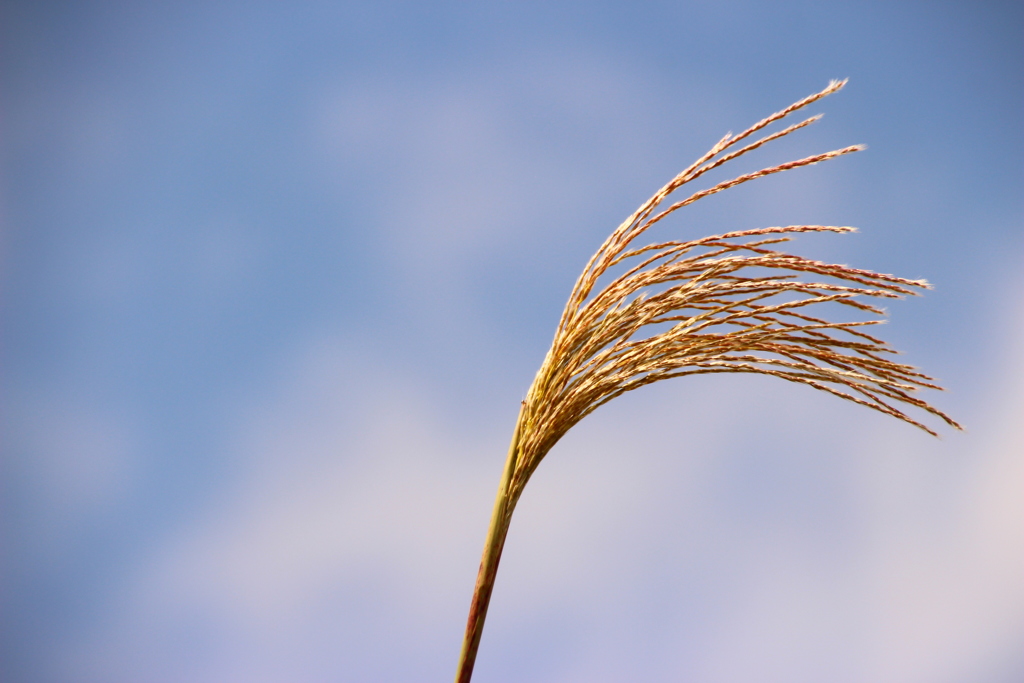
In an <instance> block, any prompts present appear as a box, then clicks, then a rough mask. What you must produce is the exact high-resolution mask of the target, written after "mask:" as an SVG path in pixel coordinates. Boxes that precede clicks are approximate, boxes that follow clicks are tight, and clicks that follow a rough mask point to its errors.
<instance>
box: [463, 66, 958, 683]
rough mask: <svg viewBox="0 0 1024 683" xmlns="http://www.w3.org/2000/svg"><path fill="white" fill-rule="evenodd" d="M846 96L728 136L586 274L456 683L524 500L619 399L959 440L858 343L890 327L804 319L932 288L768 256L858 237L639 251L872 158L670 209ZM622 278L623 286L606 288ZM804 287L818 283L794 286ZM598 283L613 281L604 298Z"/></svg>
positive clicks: (658, 197) (724, 237) (870, 342)
mask: <svg viewBox="0 0 1024 683" xmlns="http://www.w3.org/2000/svg"><path fill="white" fill-rule="evenodd" d="M845 83H846V81H832V82H831V83H830V84H829V86H828V87H827V88H825V89H824V90H822V91H821V92H819V93H817V94H814V95H811V96H810V97H806V98H804V99H802V100H800V101H799V102H796V103H794V104H792V105H790V106H789V107H786V108H785V109H783V110H782V111H780V112H777V113H775V114H772V115H771V116H769V117H768V118H766V119H764V120H762V121H759V122H758V123H756V124H754V125H753V126H751V127H750V128H748V129H747V130H745V131H743V132H742V133H740V134H739V135H732V134H727V135H726V136H725V137H724V138H722V139H721V140H720V141H719V142H718V143H717V144H716V145H715V146H714V147H712V148H711V150H710V151H708V153H707V154H705V155H704V156H702V157H701V158H700V159H698V160H697V161H696V162H694V163H693V164H692V165H691V166H690V167H689V168H687V169H685V170H684V171H682V172H681V173H680V174H679V175H677V176H676V177H675V178H673V179H672V180H671V181H670V182H669V183H668V184H667V185H665V187H663V188H661V189H660V190H659V191H658V192H657V193H655V194H654V196H653V197H651V198H650V199H648V200H647V201H646V202H644V204H643V205H641V206H640V208H639V209H637V211H636V213H634V214H633V215H632V216H630V217H629V218H628V219H626V221H625V222H624V223H622V225H620V226H619V227H618V228H616V230H615V231H614V232H613V233H612V234H611V235H610V236H609V237H608V239H606V240H605V241H604V244H602V245H601V247H600V248H599V249H598V250H597V253H595V254H594V256H593V257H592V258H591V259H590V261H589V262H588V263H587V265H586V267H585V268H584V269H583V273H582V274H581V275H580V277H579V279H578V280H577V281H576V285H575V286H574V287H573V290H572V293H571V294H570V295H569V301H568V303H566V306H565V311H564V312H563V313H562V318H561V320H560V321H559V323H558V329H557V331H556V332H555V338H554V341H553V342H552V344H551V348H550V350H549V351H548V353H547V356H546V357H545V358H544V362H543V363H542V364H541V367H540V370H539V371H538V372H537V376H536V377H535V378H534V380H533V384H532V386H531V387H530V390H529V391H528V392H527V394H526V398H525V400H524V401H523V402H522V405H521V407H520V411H519V419H518V421H517V422H516V427H515V431H514V432H513V436H512V443H511V445H510V446H509V451H508V458H507V460H506V463H505V469H504V471H503V473H502V476H501V484H500V486H499V488H498V495H497V499H496V500H495V503H494V512H493V515H492V517H491V525H490V528H489V530H488V534H487V540H486V543H485V546H484V553H483V558H482V559H481V562H480V571H479V574H478V576H477V582H476V587H475V590H474V592H473V601H472V604H471V606H470V611H469V619H468V622H467V625H466V634H465V639H464V641H463V646H462V654H461V656H460V658H459V665H458V671H457V673H456V678H455V680H456V683H468V682H469V680H470V678H471V677H472V674H473V664H474V661H475V659H476V653H477V649H478V647H479V645H480V635H481V633H482V631H483V625H484V618H485V617H486V614H487V605H488V603H489V601H490V597H491V591H492V589H493V587H494V578H495V575H496V573H497V570H498V561H499V559H500V558H501V551H502V548H503V546H504V543H505V537H506V535H507V533H508V528H509V522H510V521H511V518H512V512H513V510H514V509H515V506H516V502H517V501H518V500H519V496H520V495H521V494H522V492H523V487H524V486H526V482H527V481H529V479H530V476H531V475H532V474H533V472H534V471H535V470H536V469H537V465H538V464H539V463H540V461H541V460H542V459H543V458H544V456H545V455H546V454H547V453H548V451H550V450H551V447H552V446H554V445H555V443H557V442H558V440H559V439H560V438H562V436H564V435H565V433H566V432H567V431H569V429H571V428H572V427H573V425H575V424H576V423H577V422H579V421H580V420H582V419H583V418H584V417H586V416H587V415H589V414H590V413H592V412H593V411H594V410H596V409H597V408H598V407H600V406H602V405H604V404H605V403H607V402H608V401H611V400H612V399H614V398H615V397H616V396H619V395H621V394H623V393H625V392H627V391H632V390H633V389H637V388H639V387H642V386H644V385H645V384H651V383H652V382H657V381H660V380H663V379H669V378H671V377H682V376H684V375H696V374H702V373H715V372H751V373H760V374H765V375H772V376H774V377H779V378H781V379H785V380H789V381H791V382H798V383H800V384H806V385H808V386H811V387H813V388H815V389H819V390H821V391H826V392H829V393H831V394H834V395H836V396H839V397H840V398H844V399H847V400H849V401H853V402H854V403H858V404H860V405H862V406H867V407H868V408H872V409H874V410H877V411H880V412H883V413H885V414H887V415H891V416H893V417H895V418H898V419H900V420H903V421H904V422H908V423H910V424H912V425H914V426H915V427H919V428H920V429H923V430H924V431H926V432H928V433H929V434H933V435H935V432H934V431H933V430H932V429H931V428H929V427H928V426H926V425H925V424H923V423H922V422H920V421H918V420H916V419H914V418H912V417H910V416H909V415H908V414H907V413H906V412H904V410H905V409H906V407H908V406H909V407H913V408H918V409H920V410H923V411H924V412H926V413H930V414H931V415H933V416H935V417H937V418H939V419H941V420H942V421H944V422H946V423H947V424H948V425H950V426H952V427H954V428H956V429H960V426H959V425H958V424H957V423H956V422H954V421H953V420H952V419H951V418H949V417H948V416H946V415H945V414H943V413H942V412H941V411H939V410H937V409H935V408H933V407H932V406H930V405H928V404H927V403H926V402H924V401H922V400H920V399H918V398H915V397H914V396H913V395H912V392H914V391H915V390H916V389H918V388H922V387H927V388H930V389H939V388H940V387H938V386H937V385H935V384H934V383H932V380H931V378H929V377H927V376H926V375H924V374H921V373H920V372H917V371H916V370H915V369H914V368H913V367H911V366H909V365H903V364H901V363H897V362H894V361H893V360H891V356H892V354H893V353H895V352H894V350H893V349H892V348H890V347H889V346H888V345H887V344H886V343H885V342H884V341H882V340H881V339H878V338H876V337H873V336H871V335H869V334H867V333H865V332H864V331H862V330H863V328H864V327H866V326H869V325H876V324H878V323H880V322H882V320H879V319H870V320H865V321H849V322H829V321H828V320H826V319H824V318H820V317H815V316H811V315H808V314H807V312H806V311H807V309H808V307H809V306H812V305H814V304H824V303H827V302H833V303H836V304H840V305H842V306H846V307H849V308H851V309H854V310H856V311H858V312H862V313H867V314H873V315H876V316H882V315H884V311H883V310H881V309H880V308H878V307H877V306H874V305H872V304H870V303H867V300H871V299H893V298H899V297H901V296H903V295H908V294H917V293H918V291H919V290H921V289H925V288H927V287H928V283H927V282H925V281H923V280H907V279H904V278H901V277H896V276H893V275H882V274H880V273H873V272H871V271H867V270H857V269H854V268H849V267H847V266H843V265H836V264H830V263H822V262H819V261H812V260H810V259H806V258H802V257H800V256H793V255H791V254H787V253H784V252H781V251H776V250H775V249H773V248H771V247H773V246H774V245H778V244H781V243H784V242H788V241H789V240H790V239H791V236H792V235H794V234H796V233H801V232H851V231H853V230H854V228H850V227H839V226H829V225H789V226H785V227H771V228H761V229H757V230H742V231H737V232H727V233H724V234H721V235H715V236H712V237H705V238H703V239H699V240H693V241H690V242H680V241H670V242H660V243H657V244H647V245H645V246H641V247H636V246H633V244H634V242H635V241H636V239H637V238H638V237H640V236H641V235H642V234H643V233H644V232H646V231H647V229H648V228H650V227H651V226H652V225H654V224H655V223H657V222H659V221H661V220H662V219H663V218H665V217H666V216H668V215H669V214H671V213H673V212H674V211H676V210H678V209H680V208H682V207H684V206H686V205H688V204H692V203H694V202H695V201H697V200H698V199H701V198H703V197H707V196H709V195H712V194H715V193H718V192H721V191H722V190H727V189H729V188H730V187H734V186H736V185H740V184H742V183H745V182H748V181H750V180H754V179H756V178H761V177H763V176H767V175H771V174H774V173H779V172H781V171H788V170H790V169H794V168H799V167H801V166H809V165H811V164H816V163H818V162H820V161H825V160H827V159H832V158H835V157H839V156H843V155H845V154H850V153H851V152H856V151H859V150H861V149H863V147H862V146H859V145H857V146H853V147H845V148H843V149H838V150H835V151H832V152H826V153H824V154H817V155H814V156H810V157H806V158H804V159H800V160H797V161H791V162H788V163H785V164H779V165H778V166H772V167H770V168H764V169H762V170H760V171H757V172H754V173H748V174H746V175H741V176H738V177H736V178H733V179H732V180H727V181H725V182H721V183H718V184H717V185H714V186H713V187H710V188H708V189H704V190H700V191H698V192H694V193H693V194H690V195H689V196H688V197H686V198H685V199H681V200H679V201H676V202H674V203H671V204H669V205H668V206H664V205H665V203H666V200H668V198H669V197H670V196H671V195H672V194H673V193H674V192H675V191H676V190H678V189H679V188H681V187H682V186H683V185H685V184H687V183H690V182H692V181H694V180H696V179H697V178H699V177H701V176H702V175H704V174H705V173H707V172H708V171H710V170H712V169H714V168H717V167H719V166H721V165H723V164H725V163H727V162H729V161H731V160H733V159H736V158H738V157H740V156H742V155H744V154H746V153H747V152H750V151H753V150H755V149H757V148H758V147H761V146H762V145H764V144H766V143H768V142H771V141H772V140H776V139H778V138H781V137H783V136H785V135H788V134H790V133H792V132H794V131H796V130H798V129H800V128H803V127H805V126H807V125H809V124H811V123H814V122H815V121H817V120H818V119H819V118H821V117H820V115H819V116H812V117H811V118H808V119H806V120H804V121H801V122H800V123H797V124H794V125H791V126H789V127H788V128H785V129H783V130H780V131H778V132H776V133H772V134H770V135H765V136H764V137H762V138H760V139H757V140H755V141H753V142H750V143H748V144H746V145H744V146H742V147H739V148H738V149H734V148H735V147H736V146H737V144H738V143H740V142H741V141H743V140H746V139H747V138H749V137H750V136H752V135H753V134H754V133H757V132H758V131H760V130H762V129H763V128H765V127H766V126H768V125H769V124H771V123H774V122H775V121H779V120H781V119H783V118H785V117H787V116H789V115H790V114H792V113H793V112H795V111H797V110H799V109H802V108H803V107H806V106H807V105H809V104H811V103H813V102H816V101H817V100H820V99H821V98H823V97H825V96H827V95H830V94H832V93H834V92H836V91H837V90H839V89H840V88H842V87H843V85H845ZM729 150H733V151H729ZM616 266H619V268H618V269H617V270H620V271H622V272H621V273H620V274H618V275H615V276H612V275H610V274H609V270H610V269H612V268H614V267H616ZM801 275H804V276H807V277H811V278H816V280H815V281H804V280H801V279H798V278H799V277H800V276H801ZM602 276H607V277H605V279H606V280H610V281H608V282H607V284H605V285H604V286H603V287H602V288H601V289H598V288H597V287H598V283H599V280H601V278H602ZM817 278H825V281H819V280H817Z"/></svg>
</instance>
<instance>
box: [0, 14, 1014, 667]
mask: <svg viewBox="0 0 1024 683" xmlns="http://www.w3.org/2000/svg"><path fill="white" fill-rule="evenodd" d="M1022 29H1024V11H1022V9H1021V6H1020V5H1019V3H1010V2H974V3H952V2H933V3H911V2H895V3H892V2H887V3H881V2H879V3H872V2H858V3H843V2H832V3H811V2H806V3H804V2H781V3H751V2H720V3H686V2H678V3H668V2H665V3H657V2H650V3H635V2H634V3H526V2H524V3H475V4H473V5H470V4H468V3H402V2H395V3H386V2H379V3H326V2H325V3H217V2H206V3H188V2H178V3H163V4H161V3H114V2H109V3H92V2H75V3H63V2H61V3H59V2H48V3H47V2H32V3H28V2H5V3H3V4H2V5H0V93H2V94H0V230H2V233H0V235H2V237H0V335H2V336H0V386H2V391H0V447H2V460H0V468H2V470H0V487H2V494H0V520H2V521H0V530H2V531H0V533H2V536H0V539H2V555H0V557H2V560H0V563H2V564H0V568H2V569H0V653H2V655H0V678H2V679H3V680H5V681H11V682H12V683H21V682H26V683H27V682H30V681H31V682H47V683H49V682H55V683H56V682H60V683H79V682H83V683H84V682H86V681H105V682H121V681H123V682H125V683H128V682H142V681H145V682H149V681H153V682H162V681H182V680H189V681H210V682H213V681H217V682H223V681H247V682H248V681H252V682H257V681H268V682H270V681H289V682H306V681H309V682H319V681H403V680H408V681H424V680H446V679H448V678H450V677H451V676H452V674H453V673H454V665H455V661H456V658H457V655H458V648H459V643H460V639H461V635H462V633H461V632H462V628H463V625H464V620H465V612H466V609H467V607H468V603H469V593H470V590H471V587H472V583H473V579H474V575H475V571H476V565H477V562H478V557H479V551H480V545H481V543H482V541H483V536H484V533H485V530H486V525H487V517H488V515H489V513H490V505H491V501H492V496H493V493H494V488H495V487H496V485H497V480H498V475H499V473H500V469H501V465H502V461H503V456H504V453H505V448H506V444H507V439H508V437H509V436H510V432H511V427H512V424H513V422H514V420H515V414H516V410H517V405H518V402H519V400H520V398H521V397H522V395H523V393H524V392H525V391H526V388H527V386H528V384H529V381H530V380H531V378H532V376H533V373H534V372H535V370H536V368H537V366H538V365H539V363H540V361H541V359H542V358H543V354H544V352H545V350H546V348H547V345H548V343H549V341H550V338H551V335H552V333H553V331H554V326H555V323H556V322H557V318H558V315H559V313H560V311H561V308H562V306H563V304H564V300H565V297H566V295H567V293H568V291H569V288H570V287H571V285H572V282H573V280H574V279H575V277H576V275H577V274H578V272H579V270H580V268H581V267H582V265H583V264H584V263H585V261H586V259H587V258H588V257H589V255H590V254H591V253H592V252H593V250H594V249H595V248H596V247H597V245H598V244H600V242H601V241H602V240H603V239H604V237H605V236H606V235H607V234H608V232H610V231H611V230H612V229H613V228H614V227H615V226H616V225H618V223H619V222H620V221H621V220H622V219H623V218H625V217H626V216H628V215H629V214H630V213H631V212H632V211H633V209H634V208H635V207H636V206H637V205H638V204H639V203H640V202H642V201H643V200H644V199H646V198H647V197H648V196H649V195H650V194H651V193H652V192H653V191H654V190H655V189H657V188H658V187H660V186H661V185H662V184H663V183H664V182H665V181H666V180H667V179H668V178H670V177H672V176H673V175H674V174H675V173H676V172H678V171H679V170H680V169H682V168H683V167H685V166H686V165H688V164H689V163H690V162H691V161H692V160H693V159H695V158H696V157H697V156H699V155H700V154H701V153H703V152H704V151H705V150H706V149H707V148H708V147H710V146H711V144H713V143H714V142H715V141H716V140H718V139H719V138H720V137H721V136H722V135H723V134H724V133H725V132H726V131H729V130H733V131H737V130H741V129H743V128H744V127H746V126H747V125H749V124H751V123H753V122H755V121H757V120H758V119H760V118H762V117H763V116H766V115H767V114H769V113H771V112H773V111H776V110H777V109H779V108H781V107H783V106H785V105H787V104H789V103H790V102H792V101H795V100H797V99H799V98H800V97H803V96H804V95H807V94H810V93H812V92H815V91H817V90H819V89H821V88H822V87H824V86H825V84H826V83H827V82H828V81H829V79H831V78H846V77H849V78H850V83H849V85H848V86H847V87H846V88H845V89H844V90H843V91H842V92H841V93H839V94H836V95H834V96H832V97H829V98H827V99H826V100H824V101H822V102H820V103H818V104H816V105H815V106H814V107H812V113H816V112H819V111H820V112H825V113H826V116H825V118H824V120H823V121H822V122H820V123H819V124H817V125H815V126H814V127H812V128H811V129H809V130H806V131H802V132H801V133H800V134H799V135H798V136H794V137H793V138H792V139H790V138H787V139H786V140H785V141H782V142H780V143H779V144H778V145H777V147H776V148H774V149H766V150H764V151H763V152H758V154H759V155H760V156H758V157H757V158H756V159H753V160H751V161H750V162H749V164H750V165H749V166H746V167H744V168H742V169H741V168H738V167H737V168H735V169H734V170H735V171H736V172H740V171H748V170H754V168H755V167H760V166H761V165H768V164H770V163H776V162H780V161H785V160H787V159H790V158H799V157H800V156H804V155H807V154H810V153H814V152H820V151H825V150H828V149H834V148H838V147H843V146H846V145H849V144H855V143H865V144H867V145H868V147H869V148H868V150H867V151H866V152H863V153H859V154H856V155H853V156H851V157H845V158H842V159H839V160H836V161H832V162H829V163H827V164H820V165H818V166H814V167H812V168H807V169H801V170H798V171H794V172H792V173H788V174H783V175H781V176H775V177H772V178H769V179H764V180H762V181H759V182H758V183H751V184H748V185H746V186H744V187H742V188H737V189H735V190H732V191H730V192H728V193H723V194H722V195H719V196H716V197H714V198H711V199H709V200H707V201H706V202H701V204H703V206H700V205H695V206H693V207H689V209H692V210H690V211H689V213H687V214H685V215H680V216H679V217H678V218H677V219H676V220H675V221H674V222H673V223H672V224H671V225H670V226H667V227H666V230H668V231H669V234H673V235H678V236H680V237H691V238H692V237H698V236H702V235H705V234H712V233H716V232H721V231H723V230H727V229H736V228H754V227H764V226H768V225H785V224H791V223H824V224H839V225H854V226H858V227H859V228H860V232H859V233H857V234H855V235H847V236H840V235H834V236H806V237H801V238H800V239H799V240H797V241H796V242H795V243H794V244H793V249H794V251H796V252H797V253H800V254H806V255H810V256H814V257H816V258H822V259H829V260H834V261H837V262H840V263H849V264H851V265H853V266H856V267H862V268H869V269H874V270H878V271H881V272H892V273H896V274H898V275H902V276H906V277H915V278H918V277H921V278H927V279H928V280H929V281H931V282H932V283H933V284H934V285H935V289H934V290H933V291H930V292H928V293H927V294H926V295H925V296H924V297H921V298H916V299H914V300H912V301H901V302H896V303H894V304H893V305H891V306H890V307H889V310H890V312H891V314H892V315H891V317H892V320H891V322H890V323H889V324H888V325H887V326H886V327H885V329H884V330H883V333H884V336H885V337H886V338H887V339H888V340H890V341H892V342H893V344H894V345H895V346H896V347H897V348H899V349H901V350H903V351H905V356H904V357H905V358H906V359H907V360H908V362H910V363H913V364H915V365H919V366H921V367H923V368H924V369H925V371H927V372H929V373H930V374H933V375H934V376H937V377H939V378H941V380H942V383H943V384H944V385H945V386H946V387H948V388H949V391H948V392H946V393H943V394H935V395H933V396H930V397H927V398H928V399H929V400H931V401H933V402H934V403H935V404H936V405H938V406H939V407H941V408H942V409H944V410H946V411H948V412H950V413H951V414H953V415H954V416H955V417H956V418H957V419H958V420H960V421H961V422H963V423H964V424H965V425H966V426H967V428H968V431H967V432H966V433H963V434H959V433H945V434H944V436H943V438H942V439H941V440H935V439H932V438H931V437H928V436H927V435H925V434H923V433H918V432H917V431H915V430H913V429H912V428H910V427H908V426H906V425H903V424H898V423H896V422H895V421H893V420H889V419H886V418H885V417H884V416H881V415H875V414H871V413H869V411H865V410H862V409H859V408H857V407H856V406H853V405H849V404H844V403H841V402H840V401H838V400H828V399H825V398H822V397H820V396H818V395H816V392H811V391H809V390H801V388H799V387H790V386H780V385H781V383H778V382H772V381H769V379H768V378H748V377H729V376H723V377H712V378H707V379H704V378H697V379H693V378H691V379H687V380H679V381H677V382H667V383H664V384H661V385H658V386H653V387H649V388H646V389H645V390H644V391H641V392H636V393H635V394H633V395H630V396H627V397H623V398H622V399H621V400H619V401H617V402H616V403H615V404H614V405H610V406H607V407H605V408H602V409H601V411H599V412H598V413H595V414H594V415H593V416H591V417H589V418H587V420H585V421H584V422H583V423H582V424H580V425H579V426H578V427H577V428H576V429H574V431H573V432H572V433H571V434H570V435H569V436H568V437H566V438H565V439H564V440H563V442H561V443H560V444H559V445H558V446H557V447H556V448H555V449H554V450H553V451H552V453H551V454H550V456H549V458H548V460H546V461H545V462H544V464H543V465H542V466H541V468H540V470H539V471H538V473H537V475H536V477H535V478H534V480H533V481H531V483H530V487H529V488H528V489H527V492H526V494H525V496H524V498H523V500H522V502H521V504H520V506H519V509H518V510H517V516H516V519H515V520H514V522H513V526H512V532H511V535H510V538H509V542H508V545H507V547H506V556H505V559H504V560H503V565H502V570H501V573H500V574H499V577H498V586H497V589H496V592H495V597H494V602H493V603H492V608H491V612H490V616H489V619H488V622H489V623H488V627H487V630H486V632H485V635H484V640H483V645H482V647H481V651H480V658H479V661H478V665H477V671H476V676H475V678H474V680H477V681H481V682H484V681H519V680H531V681H626V680H641V679H642V680H650V681H678V680H685V681H700V682H704V681H707V682H719V681H749V680H763V681H821V680H830V681H850V682H854V681H921V682H922V683H923V682H925V681H928V682H946V681H948V682H950V683H952V682H960V681H964V682H966V681H972V682H973V681H981V682H992V683H996V682H1008V681H1015V680H1019V679H1020V678H1021V677H1024V658H1022V655H1021V650H1020V647H1019V645H1020V642H1021V641H1022V639H1024V580H1022V579H1021V577H1022V576H1024V504H1022V502H1021V501H1022V500H1024V496H1022V495H1021V494H1022V491H1024V456H1022V453H1024V427H1022V425H1021V420H1020V416H1021V415H1022V414H1024V382H1022V378H1024V366H1022V364H1021V360H1020V349H1021V345H1022V343H1024V305H1022V304H1024V299H1022V295H1021V292H1022V285H1024V282H1022V278H1021V272H1022V269H1021V265H1022V256H1024V229H1022V227H1024V210H1022V208H1024V207H1022V201H1021V197H1022V196H1024V192H1022V190H1024V187H1022V185H1024V183H1022V181H1024V177H1022V175H1024V173H1022V171H1024V164H1022V160H1024V159H1022V156H1024V155H1022V152H1024V144H1022V132H1021V127H1020V120H1021V113H1022V111H1024V107H1022V105H1024V102H1022V86H1021V84H1022V83H1024V73H1022V71H1024V55H1022V51H1021V48H1020V35H1021V34H1022ZM741 163H742V162H741ZM725 173H728V171H725ZM724 178H725V175H722V176H721V177H720V178H719V177H718V176H716V179H724ZM812 394H814V395H812Z"/></svg>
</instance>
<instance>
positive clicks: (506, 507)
mask: <svg viewBox="0 0 1024 683" xmlns="http://www.w3.org/2000/svg"><path fill="white" fill-rule="evenodd" d="M522 418H523V411H522V408H520V410H519V419H518V420H516V429H515V433H514V434H513V435H512V443H510V444H509V447H508V457H507V458H506V459H505V469H504V471H503V472H502V473H501V483H500V484H499V485H498V495H497V496H496V497H495V499H494V511H493V512H492V513H491V525H490V527H489V528H488V529H487V540H486V541H484V552H483V556H482V557H481V558H480V570H479V571H478V572H477V575H476V586H475V587H474V588H473V601H472V602H471V603H470V605H469V617H468V619H467V620H466V635H465V636H463V639H462V653H461V654H460V655H459V666H458V669H457V670H456V672H455V683H469V681H470V679H471V678H472V677H473V664H475V663H476V652H477V650H478V649H479V648H480V636H481V635H482V634H483V632H484V619H486V618H487V606H488V605H489V604H490V602H491V592H492V591H493V590H494V578H495V576H497V574H498V563H499V562H500V561H501V551H502V549H503V548H504V547H505V537H506V536H507V535H508V527H509V522H510V521H511V520H512V510H513V509H515V506H516V500H515V498H513V496H512V491H511V489H512V475H513V474H514V473H515V470H516V464H517V463H518V461H519V433H520V422H521V420H522Z"/></svg>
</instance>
